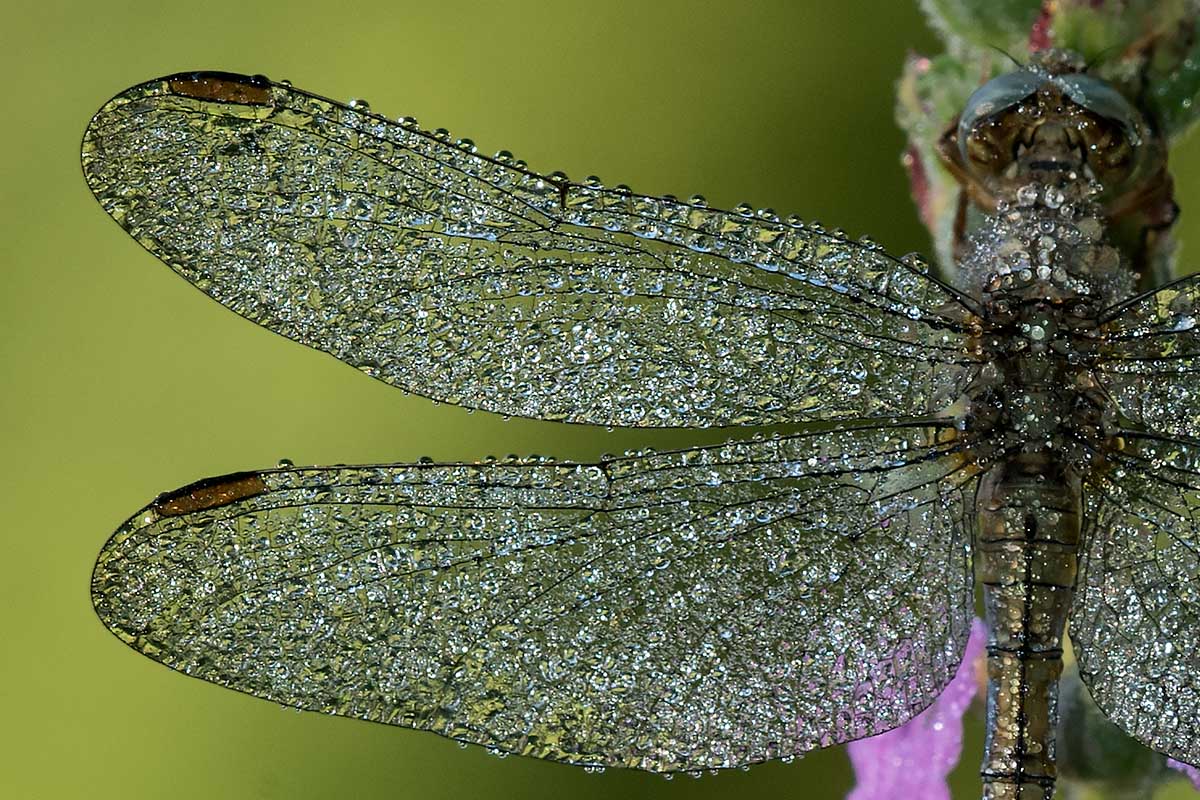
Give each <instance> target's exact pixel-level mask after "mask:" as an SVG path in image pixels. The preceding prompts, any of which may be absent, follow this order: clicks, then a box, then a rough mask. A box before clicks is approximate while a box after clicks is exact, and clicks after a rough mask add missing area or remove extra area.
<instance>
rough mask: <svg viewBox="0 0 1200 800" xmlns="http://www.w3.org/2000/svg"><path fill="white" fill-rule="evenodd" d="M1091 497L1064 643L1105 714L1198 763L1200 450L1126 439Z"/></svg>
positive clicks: (1139, 437) (1189, 445) (1158, 441)
mask: <svg viewBox="0 0 1200 800" xmlns="http://www.w3.org/2000/svg"><path fill="white" fill-rule="evenodd" d="M1110 458H1111V461H1112V462H1113V463H1112V468H1111V469H1110V470H1108V471H1107V472H1106V473H1104V474H1101V475H1099V476H1096V477H1093V478H1092V479H1091V482H1090V486H1089V489H1088V491H1087V504H1088V518H1089V523H1088V533H1087V535H1086V543H1085V549H1084V555H1083V561H1082V563H1081V565H1080V574H1079V579H1078V584H1077V589H1076V598H1075V607H1074V609H1073V611H1072V615H1071V623H1070V633H1071V641H1072V642H1073V644H1074V646H1075V654H1076V656H1077V657H1078V659H1079V673H1080V676H1081V677H1082V678H1083V680H1084V682H1085V683H1086V684H1087V686H1088V688H1089V689H1090V690H1091V693H1092V697H1093V698H1094V699H1095V700H1096V704H1097V705H1098V706H1099V707H1100V709H1101V710H1102V711H1103V712H1104V713H1105V715H1107V716H1108V718H1109V719H1111V720H1112V721H1113V722H1115V723H1116V724H1117V725H1118V726H1120V727H1121V728H1122V729H1123V730H1124V731H1125V732H1126V733H1128V734H1129V735H1130V736H1132V737H1134V738H1135V739H1137V740H1138V741H1140V742H1142V743H1143V744H1145V745H1146V746H1148V747H1151V748H1153V749H1155V750H1158V751H1160V752H1163V753H1166V754H1168V755H1170V756H1172V757H1173V758H1176V759H1178V760H1180V761H1185V762H1187V763H1190V764H1198V763H1200V710H1198V709H1200V580H1198V578H1200V443H1197V442H1184V441H1180V440H1173V439H1170V438H1157V437H1152V436H1147V435H1137V434H1131V435H1130V436H1129V444H1128V446H1127V447H1126V449H1125V450H1123V451H1121V452H1118V453H1114V454H1112V455H1111V457H1110Z"/></svg>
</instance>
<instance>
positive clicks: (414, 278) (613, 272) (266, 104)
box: [83, 74, 971, 426]
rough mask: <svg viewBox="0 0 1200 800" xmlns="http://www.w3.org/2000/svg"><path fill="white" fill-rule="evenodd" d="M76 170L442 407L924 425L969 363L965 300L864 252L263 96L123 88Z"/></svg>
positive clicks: (289, 332)
mask: <svg viewBox="0 0 1200 800" xmlns="http://www.w3.org/2000/svg"><path fill="white" fill-rule="evenodd" d="M83 165H84V172H85V175H86V177H87V179H88V182H89V184H90V186H91V188H92V190H93V192H94V193H95V194H96V196H97V198H98V199H99V200H100V202H101V203H102V204H103V206H104V208H105V209H106V210H107V211H108V212H109V213H110V214H111V215H112V216H113V217H114V218H115V219H116V220H117V221H118V222H119V223H120V224H121V225H122V226H123V227H124V228H125V229H126V230H127V231H128V232H129V233H130V234H131V235H132V236H133V237H135V238H136V239H137V240H138V241H139V242H140V243H141V244H142V245H144V246H145V247H146V248H147V249H148V250H150V252H152V253H153V254H154V255H156V256H157V257H159V258H160V259H162V260H163V261H164V262H166V263H167V264H168V265H170V266H171V268H172V269H174V270H175V271H176V272H178V273H179V274H180V275H182V276H183V277H185V278H187V279H188V280H189V281H191V282H192V283H194V284H195V285H196V286H197V287H199V288H200V289H202V290H203V291H205V292H206V293H207V294H209V295H210V296H211V297H213V298H215V299H217V300H219V301H220V302H222V303H223V304H225V305H226V306H228V307H230V308H231V309H233V310H234V311H236V312H237V313H239V314H241V315H243V316H245V317H247V318H249V319H251V320H253V321H255V322H257V323H259V324H261V325H264V326H266V327H268V328H270V329H271V330H274V331H276V332H278V333H281V334H283V335H284V336H287V337H288V338H291V339H294V340H296V341H298V342H301V343H303V344H306V345H309V346H311V347H314V348H317V349H320V350H324V351H326V352H328V353H331V354H333V355H334V356H336V357H337V358H339V359H341V360H343V361H345V362H347V363H350V364H352V365H354V366H356V367H358V368H359V369H361V370H363V371H364V372H366V373H368V374H370V375H372V376H373V377H375V378H378V379H380V380H383V381H386V382H388V383H391V384H393V385H396V386H400V387H403V388H405V389H408V390H410V391H412V392H415V393H417V394H421V395H424V396H427V397H432V398H436V399H439V400H443V401H446V402H449V403H455V404H459V405H464V406H469V407H472V408H480V409H486V410H489V411H495V412H499V413H504V414H512V415H518V416H527V417H539V418H545V419H552V420H561V421H568V422H583V423H596V424H606V425H619V426H726V425H747V424H767V423H778V422H789V421H800V420H809V419H833V418H855V417H874V416H885V415H908V416H919V415H923V414H925V413H926V412H928V411H929V407H930V404H931V399H932V397H933V395H934V393H935V391H936V387H935V385H934V380H935V375H937V374H940V375H947V376H952V375H953V374H954V372H955V370H954V368H953V366H952V365H961V364H965V363H968V358H967V356H966V355H964V351H965V350H966V347H965V343H966V334H965V333H964V324H963V320H969V318H970V316H971V315H970V312H969V311H967V308H966V306H965V305H964V303H967V304H969V302H970V301H966V300H963V299H961V298H960V297H959V296H958V295H957V294H956V293H955V292H954V291H953V290H951V289H949V288H948V287H945V286H943V285H941V284H939V283H938V282H937V281H936V280H935V279H933V278H931V277H929V276H926V275H924V274H923V273H922V271H921V270H920V269H919V268H918V267H916V266H914V265H913V264H910V263H908V262H902V261H900V260H897V259H895V258H893V257H891V256H889V255H887V254H886V253H884V252H883V251H882V250H880V249H879V248H878V247H876V246H873V245H870V244H864V243H858V242H852V241H848V240H846V239H845V238H843V237H841V236H837V235H832V234H827V233H825V232H823V231H821V230H820V229H818V228H813V227H805V226H801V225H798V224H790V223H782V222H779V221H777V220H773V219H768V218H762V217H756V216H754V215H752V214H749V213H746V214H739V213H735V212H722V211H715V210H711V209H708V208H705V207H703V206H702V205H697V204H685V203H681V202H678V201H675V200H672V199H666V198H650V197H643V196H640V195H635V194H632V193H630V192H627V191H619V190H614V189H605V188H603V187H602V186H600V185H599V184H598V183H589V184H586V185H577V184H571V183H568V182H566V181H565V179H560V178H559V177H556V176H542V175H538V174H535V173H532V172H529V171H528V170H526V169H524V167H523V165H522V164H520V163H519V162H514V161H513V160H512V159H510V158H506V157H497V158H492V159H489V158H484V157H482V156H479V155H477V154H475V153H474V151H473V147H471V146H470V145H469V144H466V143H464V144H455V143H452V142H451V141H450V140H449V139H448V137H447V136H441V135H437V134H430V133H426V132H423V131H420V130H418V129H416V128H415V126H412V125H408V124H402V123H399V122H392V121H388V120H386V119H383V118H381V117H378V116H374V115H372V114H369V113H368V112H367V111H366V110H365V109H364V108H363V107H362V106H357V107H355V106H346V105H342V104H338V103H334V102H332V101H329V100H325V99H322V98H319V97H316V96H314V95H311V94H308V93H306V92H302V91H299V90H296V89H293V88H291V87H289V86H286V85H280V84H272V83H269V82H267V81H266V80H265V79H257V78H256V79H249V78H243V77H239V76H213V75H211V74H209V75H204V74H201V75H194V76H174V77H172V78H166V79H162V80H158V81H151V82H149V83H146V84H143V85H140V86H137V87H134V88H132V89H130V90H128V91H126V92H124V93H123V94H121V95H119V96H117V97H116V98H114V99H113V100H112V101H110V102H109V103H108V104H107V105H105V106H104V108H102V109H101V110H100V111H99V112H98V113H97V114H96V116H95V118H94V119H93V120H92V122H91V125H90V126H89V127H88V130H87V132H86V134H85V137H84V144H83ZM947 365H951V366H950V367H949V369H948V368H947Z"/></svg>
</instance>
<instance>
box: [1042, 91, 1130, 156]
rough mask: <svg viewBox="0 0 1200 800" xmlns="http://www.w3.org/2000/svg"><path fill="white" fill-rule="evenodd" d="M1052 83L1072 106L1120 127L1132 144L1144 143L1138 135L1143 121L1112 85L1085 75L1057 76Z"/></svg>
mask: <svg viewBox="0 0 1200 800" xmlns="http://www.w3.org/2000/svg"><path fill="white" fill-rule="evenodd" d="M1053 81H1054V83H1055V84H1056V85H1057V86H1058V87H1059V88H1060V89H1062V91H1063V94H1065V95H1066V96H1067V97H1068V98H1069V99H1070V100H1071V101H1072V102H1073V103H1075V104H1076V105H1078V106H1081V107H1082V108H1085V109H1087V110H1088V111H1090V112H1092V113H1093V114H1095V115H1096V116H1097V117H1100V118H1101V119H1104V120H1107V121H1108V122H1112V123H1116V124H1117V125H1119V126H1120V128H1121V131H1122V133H1124V134H1125V138H1126V140H1127V141H1128V142H1129V144H1131V145H1132V146H1134V147H1137V146H1138V145H1139V144H1140V143H1141V141H1140V136H1139V134H1138V129H1139V120H1140V119H1141V117H1139V116H1138V112H1137V111H1136V110H1134V108H1133V106H1132V105H1130V103H1129V101H1128V100H1126V99H1125V96H1124V95H1122V94H1121V93H1120V92H1118V91H1117V90H1116V89H1114V88H1113V87H1112V84H1110V83H1108V82H1107V81H1102V80H1100V79H1099V78H1093V77H1092V76H1091V75H1084V74H1082V73H1070V74H1067V75H1057V76H1055V77H1054V78H1053Z"/></svg>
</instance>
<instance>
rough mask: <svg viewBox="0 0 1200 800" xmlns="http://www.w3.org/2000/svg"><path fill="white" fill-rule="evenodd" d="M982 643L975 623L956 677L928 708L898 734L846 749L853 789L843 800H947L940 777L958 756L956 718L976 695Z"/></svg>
mask: <svg viewBox="0 0 1200 800" xmlns="http://www.w3.org/2000/svg"><path fill="white" fill-rule="evenodd" d="M986 641H987V629H986V628H985V627H984V624H983V621H982V620H979V619H976V620H975V622H974V623H973V624H972V626H971V636H970V638H969V639H968V640H967V648H966V652H965V653H964V654H963V660H962V663H961V664H959V667H958V672H957V673H956V674H955V676H954V679H953V680H951V681H950V684H949V685H948V686H947V687H946V688H945V690H944V691H943V692H942V694H941V696H940V697H938V699H937V700H935V701H934V703H933V705H931V706H930V707H929V708H927V709H925V710H924V711H922V712H921V713H920V714H918V715H917V716H916V717H914V718H913V719H911V720H910V721H909V722H907V723H905V724H904V725H901V726H900V727H899V728H896V729H894V730H891V731H888V732H887V733H884V734H880V735H879V736H872V737H871V738H870V739H860V740H858V741H856V742H851V743H850V745H849V752H850V763H851V764H852V765H853V766H854V775H855V778H856V779H857V784H856V785H855V787H854V789H852V790H851V792H850V794H849V795H847V797H846V800H890V798H895V797H920V798H924V799H925V800H949V798H950V788H949V786H947V784H946V776H947V775H949V774H950V770H952V769H954V765H955V764H957V763H958V758H959V756H960V755H961V754H962V728H963V726H962V718H963V714H965V713H966V711H967V708H968V706H970V705H971V700H972V698H974V697H975V693H976V692H977V691H978V689H979V686H978V683H977V682H976V680H975V668H976V664H977V662H978V661H979V660H980V659H982V658H983V657H984V644H985V642H986Z"/></svg>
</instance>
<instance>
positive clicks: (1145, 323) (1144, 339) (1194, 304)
mask: <svg viewBox="0 0 1200 800" xmlns="http://www.w3.org/2000/svg"><path fill="white" fill-rule="evenodd" d="M1198 301H1200V276H1197V275H1193V276H1189V277H1187V278H1183V279H1181V280H1178V281H1175V282H1174V283H1171V284H1169V285H1167V286H1163V287H1161V288H1159V289H1156V290H1154V291H1152V292H1149V293H1146V294H1143V295H1139V296H1138V297H1135V298H1132V299H1130V300H1128V301H1126V302H1124V303H1122V304H1120V305H1119V306H1117V307H1115V308H1114V309H1112V310H1111V311H1109V312H1108V313H1107V314H1106V315H1105V317H1106V319H1105V321H1104V323H1103V325H1102V327H1101V330H1100V331H1099V332H1098V341H1099V353H1098V355H1099V359H1098V363H1097V374H1098V375H1099V376H1100V377H1101V379H1102V380H1103V381H1104V383H1105V385H1106V386H1107V387H1108V389H1109V391H1110V392H1111V393H1112V395H1113V398H1114V399H1115V400H1116V401H1117V404H1118V405H1119V406H1120V408H1121V410H1122V411H1123V412H1124V413H1125V414H1126V415H1128V416H1129V417H1130V419H1132V420H1134V421H1136V422H1137V423H1138V424H1139V425H1140V426H1142V427H1144V428H1146V429H1148V430H1154V431H1160V432H1162V433H1166V434H1171V435H1175V436H1182V437H1187V438H1200V329H1198V328H1197V322H1198V321H1200V303H1198Z"/></svg>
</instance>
